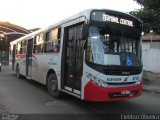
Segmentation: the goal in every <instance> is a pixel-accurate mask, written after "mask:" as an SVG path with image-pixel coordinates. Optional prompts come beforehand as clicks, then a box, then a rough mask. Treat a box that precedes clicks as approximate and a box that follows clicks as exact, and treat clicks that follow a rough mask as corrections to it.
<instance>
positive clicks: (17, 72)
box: [16, 65, 22, 79]
mask: <svg viewBox="0 0 160 120" xmlns="http://www.w3.org/2000/svg"><path fill="white" fill-rule="evenodd" d="M16 76H17V78H19V79H22V75H21V74H20V72H19V65H17V67H16Z"/></svg>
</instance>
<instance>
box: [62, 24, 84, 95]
mask: <svg viewBox="0 0 160 120" xmlns="http://www.w3.org/2000/svg"><path fill="white" fill-rule="evenodd" d="M81 36H82V25H77V26H73V27H69V28H66V29H65V30H64V37H65V38H64V39H65V40H64V52H63V54H64V55H63V56H64V57H63V59H62V64H63V60H64V61H65V62H64V67H63V66H62V72H63V73H64V79H63V88H64V89H65V90H68V91H70V92H73V93H75V94H79V95H80V91H81V80H82V67H83V49H84V47H83V46H84V41H83V40H82V38H81Z"/></svg>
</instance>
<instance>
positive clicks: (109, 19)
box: [103, 14, 133, 27]
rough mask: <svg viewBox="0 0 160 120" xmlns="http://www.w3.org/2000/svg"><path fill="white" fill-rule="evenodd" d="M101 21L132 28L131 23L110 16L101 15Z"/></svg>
mask: <svg viewBox="0 0 160 120" xmlns="http://www.w3.org/2000/svg"><path fill="white" fill-rule="evenodd" d="M103 21H108V22H114V23H118V24H122V25H127V26H131V27H133V21H131V20H127V19H124V18H118V17H115V16H112V15H107V14H103Z"/></svg>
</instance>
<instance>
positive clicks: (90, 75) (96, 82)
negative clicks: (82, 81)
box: [87, 73, 108, 88]
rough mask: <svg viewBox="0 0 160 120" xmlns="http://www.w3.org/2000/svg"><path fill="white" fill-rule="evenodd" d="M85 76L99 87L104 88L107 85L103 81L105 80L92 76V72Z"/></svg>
mask: <svg viewBox="0 0 160 120" xmlns="http://www.w3.org/2000/svg"><path fill="white" fill-rule="evenodd" d="M87 77H88V78H89V79H90V80H91V81H93V82H94V83H95V84H97V85H98V86H100V87H104V88H106V87H108V84H107V82H105V81H103V80H101V79H99V78H97V77H96V76H94V75H92V74H90V73H87Z"/></svg>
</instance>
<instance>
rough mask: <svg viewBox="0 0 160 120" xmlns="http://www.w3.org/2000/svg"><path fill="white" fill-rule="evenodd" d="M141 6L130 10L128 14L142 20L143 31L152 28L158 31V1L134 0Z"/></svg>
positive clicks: (159, 6) (159, 16) (159, 23)
mask: <svg viewBox="0 0 160 120" xmlns="http://www.w3.org/2000/svg"><path fill="white" fill-rule="evenodd" d="M134 1H136V2H137V3H138V4H140V5H142V6H143V8H141V9H139V10H137V11H131V12H130V14H132V15H134V16H136V17H138V18H139V19H141V20H142V21H143V31H144V32H149V31H150V30H153V31H154V32H156V33H160V1H159V0H134Z"/></svg>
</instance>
